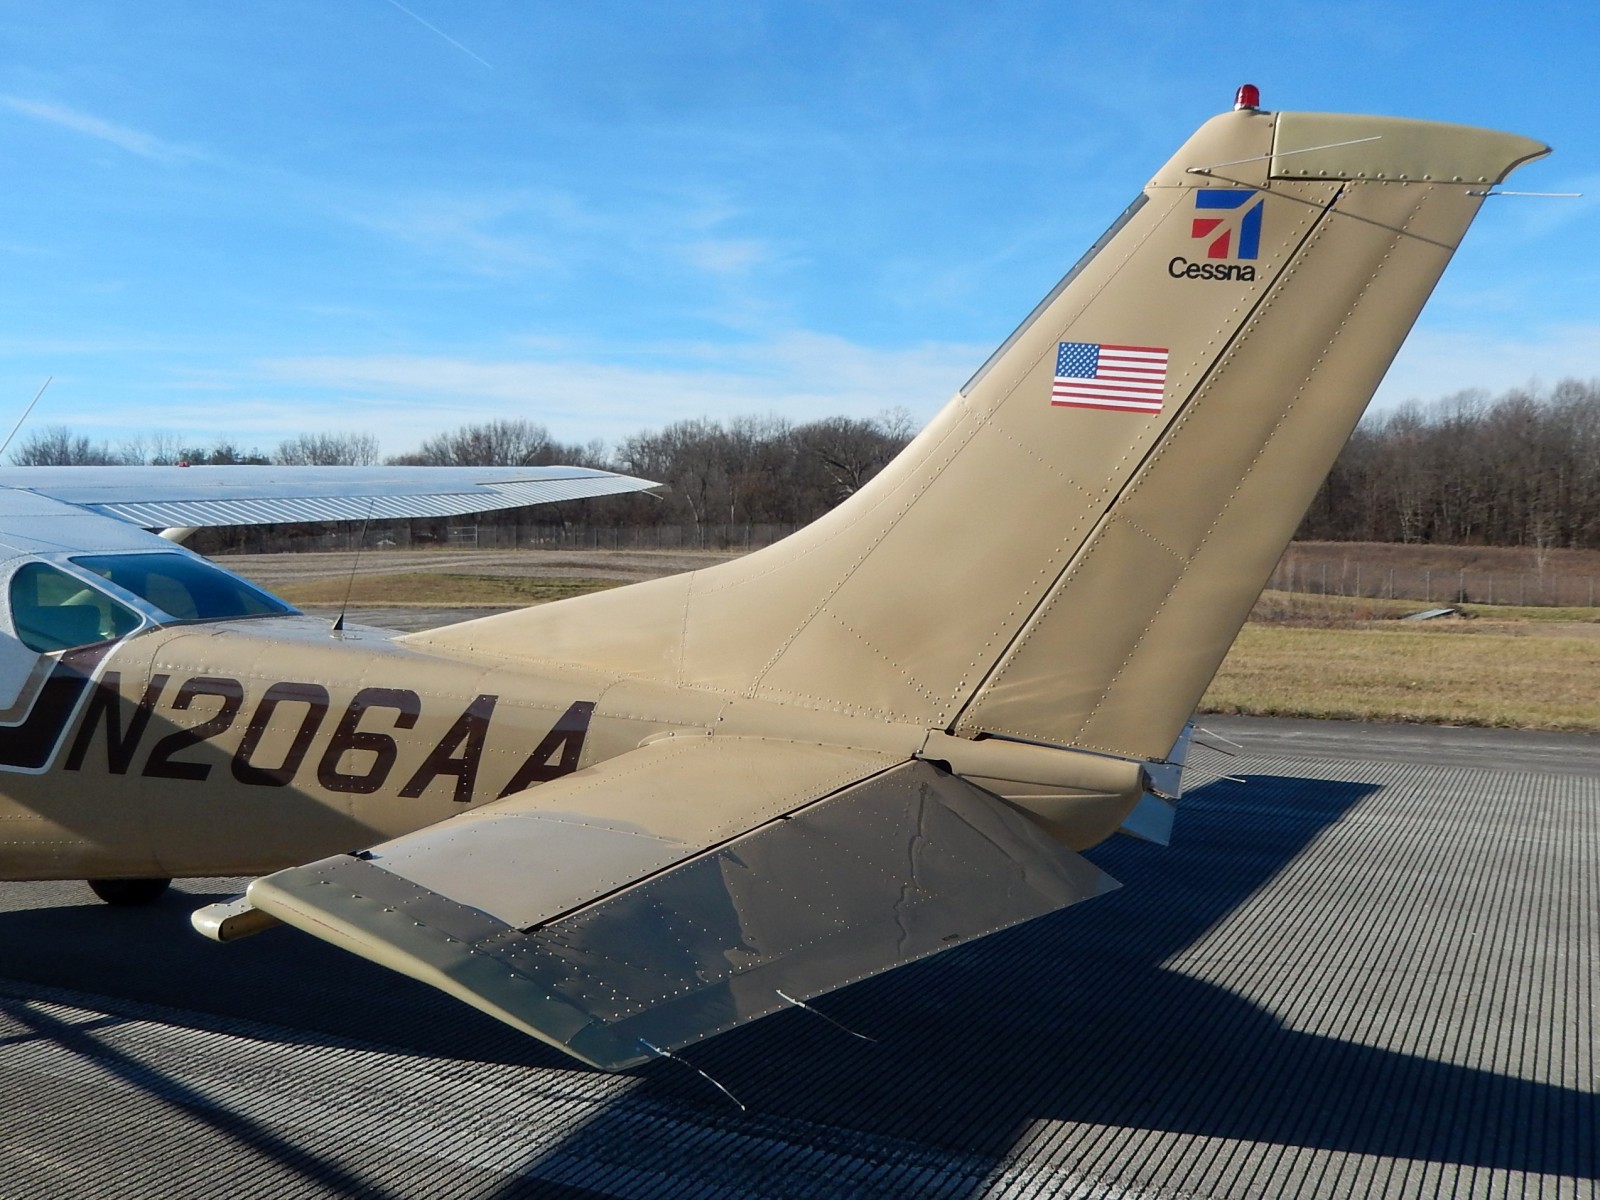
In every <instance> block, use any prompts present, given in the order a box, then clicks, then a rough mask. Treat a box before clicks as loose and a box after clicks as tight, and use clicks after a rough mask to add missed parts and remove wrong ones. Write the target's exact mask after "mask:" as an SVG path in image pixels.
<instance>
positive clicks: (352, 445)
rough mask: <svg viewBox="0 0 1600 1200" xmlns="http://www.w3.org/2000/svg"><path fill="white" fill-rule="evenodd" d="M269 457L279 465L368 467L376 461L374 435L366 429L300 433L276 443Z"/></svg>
mask: <svg viewBox="0 0 1600 1200" xmlns="http://www.w3.org/2000/svg"><path fill="white" fill-rule="evenodd" d="M272 461H273V462H274V463H276V464H277V465H278V466H280V467H370V466H372V465H373V464H374V463H376V462H378V461H379V459H378V439H377V438H376V437H374V436H373V435H372V434H370V433H302V434H301V435H300V436H299V437H294V438H289V439H288V440H286V441H282V442H279V443H278V448H277V449H276V450H274V451H273V452H272Z"/></svg>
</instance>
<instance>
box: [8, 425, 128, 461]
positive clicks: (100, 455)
mask: <svg viewBox="0 0 1600 1200" xmlns="http://www.w3.org/2000/svg"><path fill="white" fill-rule="evenodd" d="M11 461H12V462H14V463H16V464H17V465H18V466H21V467H103V466H108V465H112V464H117V463H122V462H125V461H126V460H125V459H124V458H123V457H122V455H121V454H119V453H118V452H117V451H115V450H113V449H112V448H111V447H110V446H109V445H107V444H106V443H105V442H91V441H90V440H89V439H88V437H86V436H85V435H83V434H78V433H73V432H72V430H70V429H68V428H67V427H66V426H65V425H50V426H47V427H46V428H44V429H41V430H38V431H37V432H35V433H31V434H29V435H28V438H27V440H25V441H24V442H23V443H22V444H21V445H20V446H18V447H17V448H16V449H15V450H13V451H12V452H11Z"/></svg>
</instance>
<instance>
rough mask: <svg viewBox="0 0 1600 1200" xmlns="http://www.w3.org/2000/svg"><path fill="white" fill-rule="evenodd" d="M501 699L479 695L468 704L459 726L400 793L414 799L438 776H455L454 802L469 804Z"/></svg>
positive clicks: (446, 737) (447, 736)
mask: <svg viewBox="0 0 1600 1200" xmlns="http://www.w3.org/2000/svg"><path fill="white" fill-rule="evenodd" d="M498 699H499V697H498V696H479V697H478V698H477V699H476V700H474V701H473V702H472V703H471V704H469V705H467V711H466V712H464V713H462V714H461V715H460V716H459V717H457V718H456V723H455V724H454V725H452V726H450V728H449V729H448V730H447V731H446V732H445V735H444V736H443V737H442V738H440V739H439V744H438V745H437V746H435V747H434V748H433V749H432V750H430V751H428V757H427V758H425V759H423V760H422V765H421V766H420V767H418V768H417V773H416V774H415V775H413V776H412V777H411V780H410V782H408V783H407V784H406V785H405V787H403V788H401V789H400V794H401V795H402V796H405V797H407V798H408V799H413V800H414V799H416V798H417V797H418V796H420V795H422V793H423V792H424V791H426V790H427V787H428V785H429V784H430V783H432V782H433V781H434V780H435V779H437V778H439V776H441V775H454V776H455V777H456V790H455V795H454V796H452V797H451V799H453V800H455V801H456V803H458V804H466V803H468V802H470V801H471V799H472V789H473V787H474V785H476V784H477V782H478V764H479V762H480V761H481V760H482V758H483V742H484V739H485V738H486V737H487V736H488V734H489V717H490V716H491V715H492V714H493V713H494V705H495V701H496V700H498ZM457 750H459V751H460V753H459V754H457V753H456V751H457Z"/></svg>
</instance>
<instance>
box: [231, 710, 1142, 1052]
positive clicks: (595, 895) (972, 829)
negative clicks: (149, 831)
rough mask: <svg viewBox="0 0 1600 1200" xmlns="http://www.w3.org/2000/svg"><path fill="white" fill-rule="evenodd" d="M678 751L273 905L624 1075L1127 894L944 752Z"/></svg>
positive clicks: (269, 889)
mask: <svg viewBox="0 0 1600 1200" xmlns="http://www.w3.org/2000/svg"><path fill="white" fill-rule="evenodd" d="M673 741H674V742H677V743H679V744H678V745H674V746H671V747H670V748H667V750H666V751H665V752H664V750H663V747H662V746H661V745H659V744H658V745H655V746H647V747H644V748H642V749H640V750H637V751H634V752H632V753H630V754H626V755H623V756H622V757H621V758H619V759H616V760H612V762H610V763H607V764H605V767H609V768H612V769H611V770H610V771H609V772H607V773H605V775H604V776H602V775H599V774H595V775H591V772H590V771H585V772H580V773H578V774H577V775H573V776H569V777H566V778H564V779H560V780H556V781H553V782H551V783H547V784H544V785H541V786H540V787H539V788H538V789H536V791H535V792H534V793H531V794H529V793H523V794H519V795H518V796H513V797H510V798H508V799H507V800H506V801H501V802H500V803H498V804H494V805H489V806H487V807H486V808H485V809H481V810H477V811H476V812H474V813H470V814H465V815H464V817H463V818H458V819H457V820H452V821H448V822H445V823H444V824H443V825H440V826H437V827H434V828H433V829H430V830H425V831H423V832H421V833H419V834H413V835H410V836H409V837H406V838H401V839H397V840H396V841H395V842H392V843H387V844H385V845H382V846H378V847H376V848H374V850H373V851H372V852H370V856H369V855H367V854H363V855H361V856H359V857H358V856H352V855H345V856H337V857H334V858H329V859H324V860H322V861H320V862H317V863H312V864H310V865H309V866H305V867H298V868H294V869H291V870H288V871H280V872H278V873H276V874H274V875H270V876H267V877H265V878H263V879H258V880H256V881H255V882H254V883H253V884H252V885H251V887H250V899H251V901H252V903H254V904H255V905H256V906H257V907H259V908H261V909H263V910H265V911H267V912H270V913H272V914H273V915H275V916H277V917H280V918H281V919H283V920H284V921H287V922H289V923H290V924H293V925H297V926H299V927H300V928H302V929H305V930H306V931H308V932H310V933H313V934H316V935H317V936H319V937H323V938H326V939H327V940H329V941H331V942H333V943H335V944H336V945H340V946H343V947H345V948H346V949H349V950H352V951H354V952H356V953H358V954H361V955H363V956H364V957H367V958H370V959H372V960H374V961H376V962H379V963H382V964H384V965H386V966H389V967H391V968H394V969H396V970H399V971H402V972H404V973H405V974H408V975H411V976H413V977H415V978H418V979H421V980H423V981H425V982H427V983H430V984H433V985H435V986H437V987H440V988H442V989H443V990H445V991H447V992H450V993H451V994H453V995H455V996H457V997H459V998H460V999H463V1000H465V1001H467V1002H468V1003H470V1004H473V1005H475V1006H476V1007H478V1008H480V1009H483V1010H484V1011H486V1012H488V1013H490V1014H491V1015H493V1016H496V1017H498V1018H500V1019H501V1020H504V1021H506V1022H508V1023H509V1024H512V1025H514V1026H516V1027H518V1028H520V1029H523V1030H524V1031H525V1032H527V1033H530V1034H532V1035H533V1036H535V1037H538V1038H540V1039H541V1040H544V1041H546V1042H549V1043H551V1044H552V1045H554V1046H556V1047H558V1048H560V1049H562V1050H564V1051H566V1052H567V1053H569V1054H572V1055H573V1056H575V1057H577V1058H579V1059H582V1060H583V1061H584V1062H587V1063H590V1064H592V1065H594V1066H597V1067H602V1068H606V1069H611V1070H617V1069H622V1068H626V1067H631V1066H635V1065H637V1064H639V1063H642V1062H644V1061H646V1060H647V1059H649V1058H651V1057H652V1056H654V1054H656V1053H657V1052H659V1051H661V1050H669V1051H670V1050H676V1049H679V1048H681V1047H683V1046H686V1045H689V1044H691V1043H693V1042H697V1041H699V1040H700V1039H702V1038H706V1037H709V1036H711V1035H713V1034H716V1033H721V1032H723V1031H725V1030H728V1029H732V1028H734V1027H735V1026H738V1025H741V1024H744V1023H745V1022H747V1021H751V1020H754V1019H756V1018H758V1017H761V1016H764V1015H766V1014H768V1013H772V1012H775V1011H778V1010H780V1009H783V1008H785V1007H788V1006H790V1005H792V1004H794V1003H795V1002H797V1001H804V1000H809V999H810V998H812V997H814V996H816V995H819V994H820V993H823V992H827V991H830V990H832V989H833V988H837V987H839V986H841V985H843V984H846V983H850V982H854V981H856V980H859V979H863V978H866V977H868V976H872V975H876V974H878V973H879V972H881V971H886V970H888V969H890V968H892V967H896V966H899V965H901V964H904V963H907V962H911V961H913V960H915V959H919V958H923V957H926V956H927V955H930V954H933V953H936V952H937V951H939V950H943V949H946V948H948V947H950V946H955V945H959V944H961V943H963V942H966V941H970V940H971V939H973V938H977V937H981V936H983V935H984V934H987V933H992V932H994V931H995V930H998V929H1003V928H1006V927H1007V926H1010V925H1014V924H1017V923H1018V922H1021V921H1025V920H1027V919H1029V918H1031V917H1036V916H1040V915H1042V914H1044V913H1048V912H1052V911H1054V910H1056V909H1059V908H1063V907H1065V906H1067V905H1069V904H1073V903H1076V902H1077V901H1079V900H1085V899H1089V898H1090V897H1093V896H1096V895H1099V894H1101V893H1103V892H1106V891H1109V890H1111V889H1112V888H1114V887H1115V886H1117V885H1116V883H1115V881H1114V880H1112V879H1111V878H1110V877H1109V876H1107V875H1105V874H1104V873H1103V872H1101V871H1100V870H1099V869H1098V868H1097V867H1095V866H1093V865H1092V864H1090V863H1089V862H1088V861H1087V860H1085V859H1083V858H1082V857H1080V856H1079V855H1077V854H1076V853H1074V852H1072V851H1070V850H1067V849H1065V848H1064V847H1062V846H1061V845H1060V844H1059V843H1057V842H1055V841H1054V840H1053V839H1051V838H1050V837H1049V836H1048V835H1046V834H1045V833H1044V832H1043V831H1042V830H1040V829H1039V828H1038V826H1037V825H1035V824H1034V823H1033V822H1032V821H1030V820H1029V819H1028V818H1026V817H1024V816H1022V815H1021V814H1020V813H1018V812H1017V811H1016V810H1014V809H1012V808H1010V807H1009V806H1008V805H1006V804H1004V803H1003V802H1001V801H1000V800H998V799H997V798H995V797H994V796H992V795H990V794H989V793H987V792H985V791H983V790H981V789H979V788H977V787H974V786H972V785H971V784H968V783H965V782H963V781H962V780H960V779H958V778H956V777H955V776H953V775H950V774H948V773H947V772H944V771H942V770H940V769H939V768H937V767H935V766H933V765H931V764H929V763H926V762H902V763H899V764H898V765H893V766H890V767H889V768H888V769H887V770H885V769H883V767H884V764H883V763H882V761H881V760H882V757H883V756H881V755H875V754H872V753H870V752H867V751H844V750H840V749H838V748H830V747H822V746H807V745H803V744H796V743H787V742H775V741H765V740H761V739H740V738H733V739H713V738H699V739H673ZM849 757H855V758H856V759H857V762H856V764H855V768H854V774H855V775H856V777H857V778H856V779H855V780H854V781H849V782H848V784H847V785H846V786H842V787H841V786H840V785H839V784H838V783H837V782H836V779H837V775H838V772H839V769H840V767H841V765H842V760H844V759H847V758H849ZM630 760H632V761H630ZM603 769H604V768H602V770H603ZM586 776H590V778H589V779H586V778H585V777H586ZM797 781H802V782H803V781H809V782H810V784H811V787H810V789H809V790H810V791H811V793H812V794H811V795H809V796H807V797H806V798H805V799H803V800H800V799H797V798H796V796H795V794H794V793H795V791H796V789H797V787H799V786H800V783H799V782H797ZM752 784H754V786H752ZM507 805H509V806H511V807H510V808H509V809H502V806H507ZM730 805H732V806H734V807H741V808H743V809H744V811H745V812H746V813H747V814H748V815H747V818H746V820H745V822H744V825H745V828H743V829H742V830H741V831H740V832H739V833H738V834H737V835H735V836H731V837H721V836H720V835H721V834H722V833H724V832H725V830H721V829H714V828H712V827H711V826H710V825H709V824H708V825H703V826H702V827H701V829H700V830H699V833H698V839H699V840H700V841H703V842H705V843H706V844H704V845H695V844H692V842H693V841H694V840H695V835H693V834H692V833H691V831H690V830H689V829H688V828H687V827H686V826H685V825H684V824H683V823H682V822H680V821H679V820H678V818H677V817H676V816H673V815H672V814H674V813H676V814H679V815H687V814H689V813H692V812H695V811H698V810H699V809H701V808H706V809H710V810H711V811H713V812H721V813H723V814H724V818H725V819H726V818H727V817H728V814H729V812H730ZM775 807H776V808H779V809H781V811H774V808H775ZM497 809H502V811H503V813H505V814H507V816H506V819H499V818H500V817H501V814H497V813H496V811H495V810H497ZM630 809H632V810H633V817H634V818H635V819H634V820H631V821H630V820H629V819H627V816H626V814H627V813H628V811H629V810H630ZM659 814H665V817H664V818H663V817H662V816H661V815H659ZM518 822H525V824H523V825H521V826H520V827H519V825H518ZM558 825H559V826H561V828H560V829H559V830H558V829H557V826H558ZM453 827H454V828H453ZM552 831H554V832H555V833H556V836H553V837H549V838H548V839H546V838H544V837H540V836H534V835H535V834H536V833H549V832H552ZM710 838H718V840H717V841H716V842H715V843H712V842H710V841H709V840H708V839H710ZM669 859H672V860H675V861H672V862H670V863H666V865H663V864H664V863H665V862H666V860H669ZM621 876H627V878H626V879H623V878H620V877H621ZM580 893H583V894H584V895H583V898H582V899H581V900H580V899H578V896H579V894H580ZM562 906H566V907H565V908H563V907H562ZM554 910H560V911H554ZM533 914H538V915H536V916H534V915H533ZM530 917H532V919H530Z"/></svg>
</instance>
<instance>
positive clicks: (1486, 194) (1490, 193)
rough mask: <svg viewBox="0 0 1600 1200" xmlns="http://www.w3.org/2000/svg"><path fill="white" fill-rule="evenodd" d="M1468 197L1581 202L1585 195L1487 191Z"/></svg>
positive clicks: (1575, 193)
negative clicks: (1526, 197) (1516, 197)
mask: <svg viewBox="0 0 1600 1200" xmlns="http://www.w3.org/2000/svg"><path fill="white" fill-rule="evenodd" d="M1467 195H1469V196H1482V197H1484V198H1485V199H1487V198H1488V197H1490V196H1534V197H1537V198H1538V199H1541V200H1581V199H1583V193H1582V192H1496V191H1487V192H1468V193H1467Z"/></svg>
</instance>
